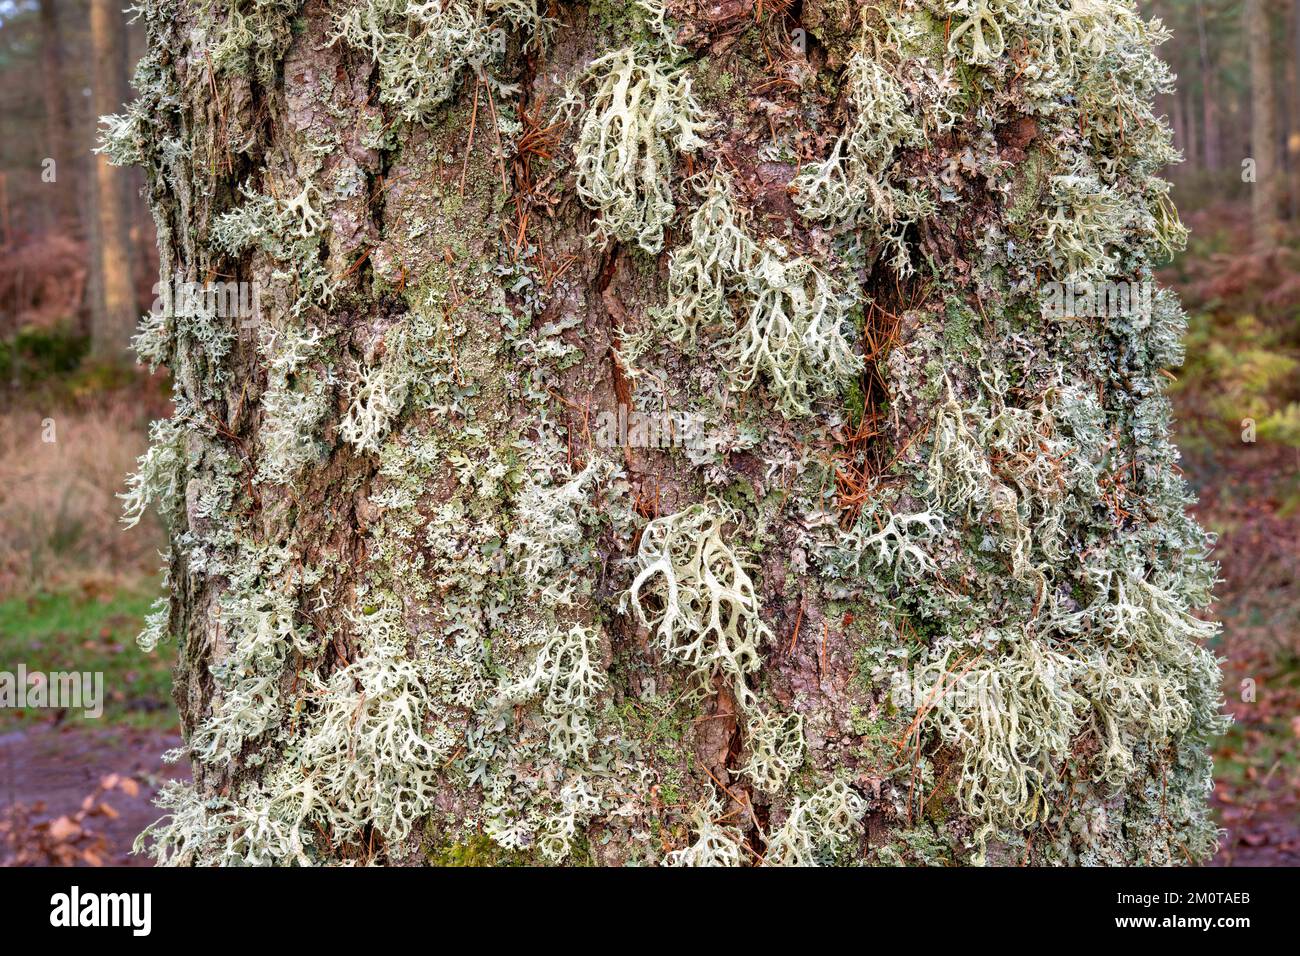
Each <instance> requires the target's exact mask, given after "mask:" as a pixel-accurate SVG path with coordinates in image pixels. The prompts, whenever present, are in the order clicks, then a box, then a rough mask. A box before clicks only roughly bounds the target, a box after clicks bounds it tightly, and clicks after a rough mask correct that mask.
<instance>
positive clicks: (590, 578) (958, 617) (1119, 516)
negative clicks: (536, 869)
mask: <svg viewBox="0 0 1300 956" xmlns="http://www.w3.org/2000/svg"><path fill="white" fill-rule="evenodd" d="M146 7H147V15H146V21H147V23H148V24H149V36H150V47H149V49H150V52H149V54H148V58H147V60H146V62H145V64H144V65H143V67H142V69H141V71H140V72H139V75H140V76H141V77H142V78H143V80H144V82H143V85H142V88H141V89H140V91H139V93H140V95H139V97H138V99H137V100H136V102H135V104H133V106H132V109H131V110H130V111H129V112H128V113H127V114H126V115H125V116H122V117H115V118H114V121H113V122H112V123H111V124H110V129H111V133H110V136H109V140H108V143H107V147H108V150H109V152H110V153H111V154H112V155H113V156H114V157H115V158H116V159H117V160H118V161H123V162H125V161H133V162H141V163H143V164H144V165H145V167H146V169H147V170H148V174H149V181H150V188H151V200H152V203H153V208H154V211H155V218H156V221H157V225H158V236H159V244H160V256H161V262H162V279H163V282H164V283H165V284H166V285H167V286H168V287H169V288H177V287H179V288H182V289H183V288H184V284H185V283H192V284H197V283H203V282H207V281H210V280H212V279H214V278H220V279H223V280H226V281H231V282H243V283H250V284H256V287H257V293H258V295H257V297H256V300H255V301H256V306H255V307H254V308H252V309H244V310H236V311H237V312H238V314H229V313H230V310H224V311H223V310H222V309H220V308H215V307H209V306H210V303H207V304H205V303H203V302H202V301H201V299H202V297H201V296H187V295H186V294H184V292H182V295H181V296H180V297H179V300H177V299H176V298H175V297H173V301H171V302H169V303H168V304H167V307H166V308H165V309H164V310H161V311H160V312H159V313H158V314H157V315H155V316H153V317H150V318H149V319H148V320H147V322H146V326H145V328H144V330H143V332H142V335H141V338H140V349H141V354H142V356H143V357H144V358H146V359H148V360H150V361H155V362H163V363H165V364H167V365H168V366H169V367H170V368H171V370H172V373H173V375H174V378H175V388H176V405H177V411H176V415H175V416H174V417H173V418H172V419H171V420H169V421H166V422H162V423H159V424H158V425H157V426H156V428H155V434H154V446H153V448H152V449H151V451H150V453H149V454H148V455H147V456H146V457H145V458H144V459H142V461H141V468H140V472H139V474H138V475H137V477H136V478H135V479H134V480H133V484H132V493H131V495H130V496H129V497H128V515H129V516H133V515H136V514H138V513H139V511H140V509H142V508H143V507H144V506H145V505H146V504H148V503H150V502H152V503H154V504H156V505H157V506H158V507H159V508H160V509H161V511H162V512H163V514H164V515H165V516H166V517H167V518H168V520H169V522H170V526H171V535H172V551H171V558H170V568H169V585H170V595H169V599H168V600H167V601H166V602H164V605H163V606H161V607H160V610H159V612H158V613H157V614H156V615H154V616H153V617H152V618H151V620H150V623H149V626H148V628H147V629H146V632H145V633H144V634H143V635H142V636H141V641H142V644H143V645H144V646H146V647H149V648H152V647H154V646H156V645H158V644H160V643H161V642H164V641H167V640H169V639H174V642H175V644H176V646H177V653H178V664H177V671H176V680H177V685H176V686H177V691H176V694H177V699H178V702H179V705H180V710H181V715H182V720H183V723H184V730H185V734H186V741H187V746H186V756H187V757H189V758H191V759H192V760H193V766H194V784H193V786H192V787H174V788H173V789H171V790H169V791H168V792H167V793H166V795H165V796H164V798H163V805H164V806H166V807H167V808H168V809H169V810H170V812H171V816H170V817H168V818H167V819H166V820H165V821H164V822H163V823H162V824H161V825H159V826H158V827H156V828H155V829H154V831H153V832H152V833H151V834H150V835H149V837H148V839H147V840H146V843H148V844H149V845H151V846H152V849H153V851H154V852H155V853H156V854H157V856H158V857H159V859H161V860H163V861H166V862H172V863H234V862H254V863H270V862H274V863H292V862H308V861H342V860H353V861H363V860H364V861H371V860H375V861H379V862H389V863H415V862H439V863H479V862H508V861H512V860H526V861H534V862H546V863H561V862H565V863H580V862H597V863H607V864H621V863H628V862H651V863H657V862H670V863H739V864H748V863H757V862H764V863H769V864H800V863H813V862H832V861H838V862H860V861H867V862H882V863H952V862H968V861H971V860H977V859H991V860H1004V861H1019V860H1029V861H1033V862H1049V863H1076V862H1100V863H1122V862H1182V861H1185V860H1188V859H1197V858H1201V857H1204V856H1205V855H1206V854H1208V853H1209V852H1211V851H1212V848H1213V843H1214V829H1213V826H1212V824H1211V823H1210V821H1209V820H1208V817H1207V810H1206V805H1205V803H1206V798H1207V790H1208V785H1209V776H1208V774H1209V761H1208V756H1207V753H1206V747H1207V742H1208V740H1209V738H1210V736H1211V735H1212V734H1213V733H1215V732H1216V731H1217V729H1218V728H1219V725H1220V721H1219V719H1218V717H1217V716H1216V714H1217V707H1218V700H1219V698H1218V691H1217V684H1218V679H1219V675H1218V670H1217V666H1216V665H1215V662H1214V660H1213V658H1212V657H1211V656H1210V655H1209V654H1208V652H1206V651H1204V650H1203V649H1202V648H1201V646H1200V641H1201V640H1202V639H1203V638H1204V637H1205V636H1207V635H1208V634H1209V633H1212V630H1213V629H1212V628H1211V627H1210V626H1209V625H1206V624H1203V623H1202V622H1200V621H1199V620H1197V619H1196V618H1194V617H1192V616H1191V614H1190V613H1189V608H1190V607H1191V606H1194V605H1195V606H1201V605H1204V604H1205V603H1207V602H1208V598H1209V594H1208V589H1209V585H1210V583H1211V582H1212V580H1213V576H1214V575H1213V567H1212V566H1211V565H1209V564H1208V563H1207V562H1206V561H1205V558H1204V550H1205V541H1204V536H1203V535H1202V534H1201V532H1200V531H1199V529H1197V528H1196V527H1195V525H1194V524H1193V523H1192V522H1191V521H1190V520H1189V519H1188V518H1186V517H1185V515H1184V511H1183V508H1184V505H1185V504H1186V502H1187V500H1188V495H1187V493H1186V491H1185V490H1184V489H1183V487H1182V485H1181V482H1180V479H1179V478H1178V477H1177V474H1176V472H1175V470H1174V459H1175V457H1176V453H1175V452H1174V450H1173V448H1172V446H1171V445H1170V444H1169V441H1168V408H1167V404H1166V402H1165V400H1164V399H1163V397H1162V388H1163V384H1162V383H1163V377H1162V375H1161V374H1160V370H1161V368H1162V367H1166V366H1177V365H1178V364H1179V362H1180V358H1179V354H1180V353H1179V346H1178V338H1179V335H1180V334H1181V314H1180V313H1179V312H1178V309H1177V306H1176V304H1175V303H1173V302H1172V300H1170V299H1169V298H1168V297H1167V296H1165V295H1164V294H1163V293H1162V294H1160V295H1158V296H1156V298H1155V299H1154V303H1153V301H1152V300H1151V298H1150V297H1149V296H1146V295H1144V293H1143V292H1142V289H1143V288H1145V287H1144V286H1143V285H1142V283H1149V281H1150V269H1149V265H1150V262H1151V261H1153V259H1154V258H1155V257H1157V256H1158V255H1159V254H1160V250H1161V248H1163V247H1167V246H1169V245H1171V244H1173V243H1176V242H1177V241H1179V239H1180V238H1181V227H1180V226H1179V225H1178V223H1177V219H1176V217H1174V215H1173V213H1172V209H1171V208H1170V207H1169V206H1168V204H1167V200H1166V198H1165V187H1164V185H1163V184H1162V183H1160V181H1159V180H1156V179H1154V178H1153V176H1152V172H1151V171H1152V170H1154V169H1158V168H1160V167H1161V166H1162V165H1163V164H1164V163H1165V162H1167V161H1168V159H1169V155H1170V147H1169V145H1168V134H1167V131H1166V130H1164V129H1163V128H1162V127H1160V125H1159V124H1158V123H1157V122H1156V120H1155V119H1154V117H1153V116H1152V115H1151V112H1150V109H1149V108H1148V104H1149V103H1150V102H1151V101H1152V99H1153V98H1154V96H1155V95H1156V94H1157V93H1159V92H1166V91H1167V87H1168V84H1167V77H1166V76H1164V75H1163V73H1162V70H1161V67H1160V66H1159V64H1158V62H1157V61H1156V60H1155V59H1154V58H1153V57H1152V56H1151V53H1150V40H1149V37H1148V35H1147V33H1146V30H1145V28H1144V27H1143V25H1142V23H1141V21H1139V20H1137V19H1136V17H1135V16H1134V15H1133V14H1132V12H1131V10H1130V9H1129V8H1128V7H1125V6H1122V5H1118V4H1116V5H1106V6H1105V7H1104V10H1105V11H1106V13H1105V17H1103V19H1102V24H1103V26H1102V27H1098V28H1097V29H1103V27H1104V30H1105V31H1108V32H1105V33H1103V34H1101V35H1100V39H1101V40H1102V41H1103V42H1104V44H1105V45H1107V46H1116V47H1118V46H1119V45H1120V44H1121V42H1122V41H1123V49H1124V50H1125V51H1127V52H1126V54H1125V55H1128V56H1134V57H1136V59H1135V61H1134V63H1133V64H1131V65H1132V67H1133V69H1131V70H1127V69H1126V70H1122V71H1119V70H1117V71H1112V70H1111V69H1110V67H1109V66H1108V65H1107V64H1106V63H1104V62H1103V61H1102V59H1100V58H1099V57H1098V56H1097V55H1096V54H1094V53H1090V52H1089V51H1090V50H1092V49H1093V46H1092V45H1091V44H1088V43H1080V42H1077V40H1076V41H1075V42H1074V45H1073V46H1072V52H1071V53H1070V55H1069V56H1068V57H1067V51H1066V48H1065V46H1064V44H1065V43H1066V42H1068V37H1067V34H1068V33H1069V31H1064V32H1063V33H1062V34H1059V35H1057V36H1056V38H1055V40H1054V42H1055V43H1057V44H1058V47H1059V49H1060V57H1061V59H1060V63H1059V66H1058V67H1057V69H1059V71H1060V73H1059V75H1058V76H1057V77H1056V85H1055V86H1051V85H1046V86H1036V87H1035V89H1034V90H1033V92H1032V94H1031V93H1030V92H1027V91H1026V88H1025V87H1024V86H1023V85H1022V83H1021V81H1020V79H1019V77H1020V70H1019V68H1018V65H1017V62H1016V60H1015V51H1016V50H1018V49H1020V46H1021V42H1020V41H1021V40H1022V39H1024V38H1023V37H1021V36H1020V35H1019V33H1018V32H1017V31H1018V30H1019V29H1020V28H1019V27H1018V26H1016V24H1015V23H1013V22H1011V21H1010V20H1009V19H1001V20H999V21H994V20H990V19H989V18H991V17H995V16H997V17H1001V16H1002V15H1001V14H987V13H981V14H979V15H977V16H978V17H983V18H984V19H970V20H963V18H962V16H961V15H954V16H952V17H951V18H949V17H948V15H947V14H946V13H936V12H932V11H928V10H923V11H921V12H917V13H907V14H900V15H899V18H898V19H896V21H895V22H893V23H892V24H891V23H887V22H885V21H883V20H881V19H880V18H879V17H876V16H871V15H868V16H867V18H866V19H865V20H862V21H859V20H858V19H857V16H858V15H857V13H856V12H855V11H856V10H857V9H858V7H857V5H856V4H847V3H842V2H830V0H826V2H818V0H806V2H805V3H804V4H803V5H802V7H799V6H797V5H790V4H773V3H767V4H763V5H762V7H761V8H758V7H756V6H755V5H754V4H753V3H750V2H745V0H734V2H727V3H722V4H694V3H674V4H671V5H670V8H669V10H668V11H667V14H668V15H667V16H666V17H659V16H656V15H654V14H653V13H652V12H651V11H652V10H653V9H654V7H655V5H654V4H653V3H651V4H648V5H646V7H648V8H649V9H647V8H643V7H642V6H638V5H633V4H621V3H618V4H616V3H607V2H601V3H590V4H588V3H556V4H551V5H550V6H549V7H548V6H547V5H546V4H535V3H533V2H532V0H486V2H482V3H456V2H449V3H446V4H442V5H438V4H429V5H426V6H425V7H421V8H413V7H408V6H407V5H406V4H405V3H400V2H395V0H364V2H359V3H320V2H312V3H307V4H304V5H302V6H301V7H297V8H295V7H294V5H293V4H292V3H285V4H281V5H277V6H272V5H270V4H259V5H257V7H256V8H255V11H254V12H248V13H246V14H235V15H233V19H231V16H232V15H230V14H227V13H225V12H223V11H222V10H221V9H220V8H218V7H216V6H213V7H212V8H211V9H212V11H213V12H212V13H211V14H205V13H204V12H203V11H204V10H205V9H208V8H207V6H206V5H205V4H199V3H197V2H191V0H179V2H178V0H153V2H151V3H147V4H146ZM760 10H761V14H760ZM980 10H981V11H983V10H985V8H984V7H983V6H981V7H980ZM208 16H211V17H213V18H214V19H212V20H209V21H206V22H205V17H208ZM891 20H895V18H893V17H892V15H891ZM990 24H992V25H990ZM197 25H202V26H203V27H204V28H205V29H204V30H202V31H200V30H196V29H193V28H194V27H195V26H197ZM380 27H382V29H380ZM994 27H996V30H995V29H994ZM205 36H206V37H208V38H210V40H209V41H208V42H210V44H211V45H210V46H207V47H202V46H197V47H196V46H194V45H193V44H195V43H199V42H202V41H201V39H199V38H202V37H205ZM1063 37H1064V38H1066V39H1063ZM1126 37H1127V40H1125V38H1126ZM945 38H947V39H946V40H945ZM945 61H948V62H949V63H951V64H953V65H954V66H955V70H954V71H953V73H952V74H951V75H953V76H955V77H956V79H955V80H954V81H953V82H952V84H951V85H946V84H945V83H944V82H941V77H942V75H943V65H944V63H945ZM1115 77H1121V78H1130V79H1125V80H1124V82H1131V83H1133V87H1132V88H1131V89H1123V90H1120V94H1119V95H1120V96H1121V100H1122V102H1123V103H1124V104H1125V106H1124V107H1123V108H1122V109H1118V108H1111V107H1105V108H1103V107H1102V105H1101V104H1102V99H1099V98H1104V97H1106V96H1109V95H1111V93H1112V92H1113V91H1114V86H1113V84H1114V82H1115ZM1132 77H1138V78H1139V79H1137V80H1132V79H1131V78H1132ZM1049 79H1050V78H1049ZM1031 95H1032V96H1033V98H1034V100H1033V102H1030V101H1029V99H1028V98H1029V97H1030V96H1031ZM1071 104H1077V105H1071ZM1121 127H1122V128H1121ZM1103 160H1107V162H1103ZM1125 224H1127V225H1125ZM1052 281H1055V282H1058V283H1064V282H1068V283H1071V291H1073V289H1074V284H1082V283H1092V286H1091V287H1090V288H1093V289H1097V290H1100V289H1103V288H1104V286H1103V283H1104V282H1107V281H1110V282H1112V283H1113V282H1118V281H1125V282H1127V281H1132V282H1134V283H1135V285H1134V287H1133V288H1134V290H1135V299H1134V300H1133V301H1134V304H1135V307H1134V309H1130V310H1127V311H1124V312H1122V313H1114V312H1113V310H1112V311H1111V312H1106V311H1105V310H1103V311H1102V313H1101V314H1098V313H1097V312H1096V310H1091V309H1077V310H1076V307H1077V306H1078V304H1079V302H1081V301H1082V299H1078V300H1075V299H1071V300H1070V301H1071V307H1069V308H1055V307H1054V306H1053V303H1055V304H1056V305H1059V304H1060V303H1059V301H1058V296H1057V293H1058V292H1060V291H1061V286H1059V285H1055V286H1054V285H1050V284H1048V283H1050V282H1052ZM1080 288H1081V289H1082V288H1083V286H1080ZM1126 288H1127V287H1126ZM1143 303H1145V307H1144V306H1143ZM160 652H161V651H160Z"/></svg>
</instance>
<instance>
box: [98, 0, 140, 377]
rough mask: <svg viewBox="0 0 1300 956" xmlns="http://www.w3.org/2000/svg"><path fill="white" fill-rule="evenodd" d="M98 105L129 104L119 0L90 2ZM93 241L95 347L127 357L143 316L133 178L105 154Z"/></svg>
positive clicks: (105, 354)
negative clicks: (139, 298) (135, 243)
mask: <svg viewBox="0 0 1300 956" xmlns="http://www.w3.org/2000/svg"><path fill="white" fill-rule="evenodd" d="M90 28H91V36H92V40H93V56H94V64H95V72H94V87H93V93H94V97H93V98H94V104H95V112H96V113H98V114H106V113H111V112H113V111H114V110H116V109H117V108H118V107H119V106H120V105H121V104H122V103H124V102H125V101H126V98H127V95H128V93H129V87H128V85H127V50H126V30H125V21H124V19H123V15H122V10H121V6H120V4H119V3H118V0H90ZM94 168H95V186H94V197H95V203H94V209H95V216H94V219H93V221H92V229H91V243H92V252H93V260H92V261H93V263H94V274H93V278H92V283H91V288H92V291H93V296H94V299H93V311H92V322H91V349H92V351H93V352H94V354H95V355H96V356H97V357H99V358H103V359H109V360H116V359H118V358H123V357H125V356H126V355H127V348H128V344H129V342H130V338H131V331H132V330H133V329H134V328H135V324H136V320H137V319H138V318H139V308H138V303H137V302H136V297H135V254H134V249H133V246H132V240H131V205H132V203H131V194H130V189H131V180H130V177H128V176H126V175H125V174H124V173H123V172H122V171H121V170H119V169H117V168H116V167H114V166H113V164H112V163H111V162H109V160H108V158H107V157H105V156H97V157H96V158H95V166H94Z"/></svg>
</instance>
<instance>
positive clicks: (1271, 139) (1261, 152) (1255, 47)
mask: <svg viewBox="0 0 1300 956" xmlns="http://www.w3.org/2000/svg"><path fill="white" fill-rule="evenodd" d="M1242 12H1243V16H1244V17H1245V26H1244V29H1245V32H1246V53H1247V56H1248V57H1249V58H1250V152H1251V158H1253V159H1254V160H1255V182H1254V184H1253V185H1252V186H1251V188H1250V204H1251V218H1252V220H1253V230H1254V242H1255V246H1256V247H1257V248H1259V249H1261V250H1267V249H1272V248H1274V247H1275V246H1276V245H1277V244H1278V241H1279V239H1280V236H1279V231H1278V230H1279V226H1280V221H1279V217H1280V214H1281V209H1280V206H1281V197H1282V185H1283V184H1282V172H1281V170H1280V169H1279V168H1278V161H1277V146H1278V143H1277V101H1276V99H1275V96H1274V90H1273V46H1272V32H1271V31H1270V29H1269V20H1268V7H1267V3H1266V0H1245V5H1244V6H1243V8H1242Z"/></svg>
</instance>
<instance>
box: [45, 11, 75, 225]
mask: <svg viewBox="0 0 1300 956" xmlns="http://www.w3.org/2000/svg"><path fill="white" fill-rule="evenodd" d="M40 22H41V71H42V72H43V74H44V75H43V76H42V78H41V86H42V89H43V90H44V94H45V148H46V155H47V157H48V158H50V159H53V160H54V161H55V164H56V165H55V175H56V178H55V181H54V182H53V183H47V184H45V185H46V186H47V187H48V190H49V193H48V197H47V198H48V203H47V205H46V206H45V210H46V211H47V214H48V215H49V216H50V220H51V224H52V225H55V224H56V225H58V226H59V227H61V228H65V229H66V228H69V227H71V226H72V225H73V224H74V223H75V222H76V219H77V214H78V208H77V207H78V203H77V188H76V183H77V179H78V177H77V169H78V167H79V166H80V165H81V164H79V163H78V162H76V160H75V159H74V157H73V155H72V126H71V121H70V118H69V115H68V87H67V83H66V81H65V79H64V73H63V31H62V30H61V29H60V28H59V11H58V6H57V4H56V2H55V0H41V5H40Z"/></svg>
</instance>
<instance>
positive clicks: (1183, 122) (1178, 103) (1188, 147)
mask: <svg viewBox="0 0 1300 956" xmlns="http://www.w3.org/2000/svg"><path fill="white" fill-rule="evenodd" d="M1169 124H1170V127H1171V128H1172V129H1173V131H1174V145H1175V146H1176V147H1177V148H1178V149H1180V150H1182V153H1183V162H1184V163H1187V164H1189V165H1191V168H1192V169H1195V166H1194V164H1193V161H1192V143H1191V140H1190V139H1189V138H1188V133H1187V98H1186V97H1185V96H1184V94H1183V93H1182V91H1179V92H1177V93H1173V94H1170V96H1169Z"/></svg>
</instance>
